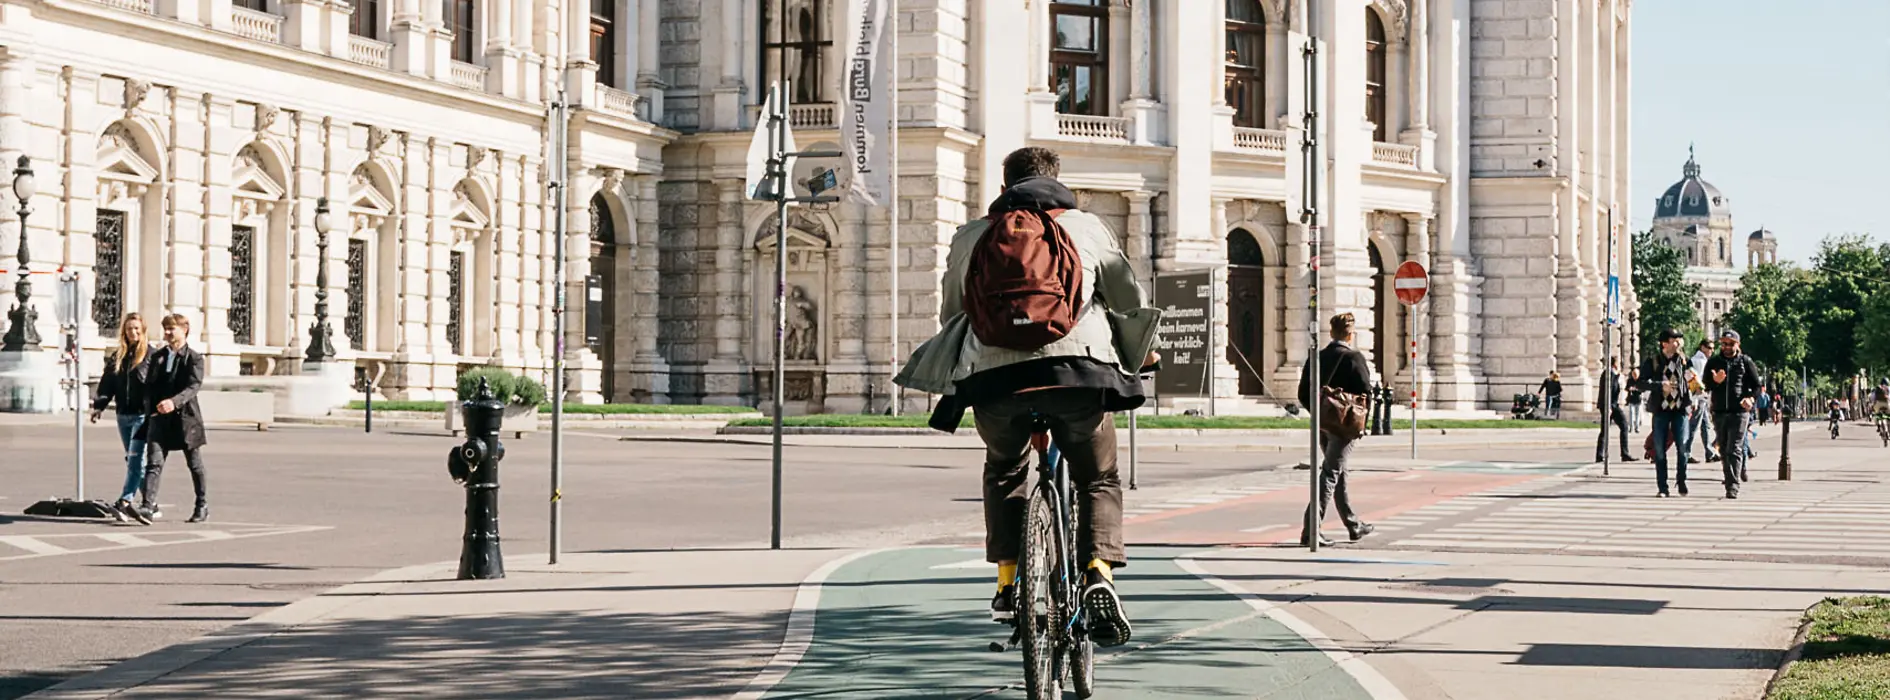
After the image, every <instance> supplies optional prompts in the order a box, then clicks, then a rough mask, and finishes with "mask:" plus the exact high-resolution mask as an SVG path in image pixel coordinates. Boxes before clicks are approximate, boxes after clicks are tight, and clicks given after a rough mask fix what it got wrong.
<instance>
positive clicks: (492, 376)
mask: <svg viewBox="0 0 1890 700" xmlns="http://www.w3.org/2000/svg"><path fill="white" fill-rule="evenodd" d="M481 379H484V380H486V384H487V385H488V386H490V387H492V395H493V396H495V397H499V398H500V399H501V400H503V401H505V423H504V427H503V429H502V432H508V433H512V434H513V437H524V434H525V433H530V432H536V431H537V430H538V406H539V405H540V404H543V403H544V402H545V385H544V384H543V383H542V382H539V381H538V380H536V379H533V378H531V377H527V376H524V375H519V374H512V373H511V372H507V371H505V370H503V369H499V368H496V367H483V368H480V369H475V370H473V371H471V372H467V373H465V374H461V375H459V380H458V382H457V391H456V395H457V397H458V400H456V401H454V402H452V403H449V404H447V406H446V430H447V431H448V432H451V433H452V434H453V435H455V436H457V435H459V431H460V415H459V404H460V403H461V402H464V401H470V400H472V397H473V395H474V394H476V393H478V392H479V380H481Z"/></svg>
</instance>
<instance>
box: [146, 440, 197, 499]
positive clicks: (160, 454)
mask: <svg viewBox="0 0 1890 700" xmlns="http://www.w3.org/2000/svg"><path fill="white" fill-rule="evenodd" d="M171 452H172V451H171V450H167V449H164V448H162V447H158V446H157V445H152V446H151V452H150V454H149V455H148V456H146V457H145V460H144V505H145V506H146V507H156V506H157V502H158V500H157V499H158V485H159V482H161V481H162V480H163V478H164V460H166V459H169V458H170V456H171ZM184 464H185V466H188V467H190V485H191V486H194V487H196V489H197V507H198V508H202V507H204V506H205V505H206V503H207V502H206V500H205V499H207V498H208V497H209V485H210V484H209V481H208V479H209V477H208V475H206V474H204V471H203V450H201V449H192V448H188V447H186V448H184Z"/></svg>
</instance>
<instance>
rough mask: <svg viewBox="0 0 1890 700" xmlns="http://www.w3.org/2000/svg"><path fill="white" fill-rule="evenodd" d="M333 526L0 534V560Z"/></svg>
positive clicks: (228, 538)
mask: <svg viewBox="0 0 1890 700" xmlns="http://www.w3.org/2000/svg"><path fill="white" fill-rule="evenodd" d="M330 529H333V528H332V527H330V526H326V525H264V524H234V525H233V526H231V527H227V528H221V529H203V530H200V529H195V528H192V529H188V530H160V529H150V528H139V529H138V532H137V534H132V533H129V532H69V533H38V534H32V535H0V562H4V561H13V560H18V559H36V558H39V557H54V556H64V555H72V554H94V553H97V552H107V551H114V550H124V549H134V548H140V547H164V546H171V545H184V544H201V543H205V542H222V541H228V540H238V539H248V538H252V537H272V536H280V535H297V534H302V533H306V532H318V531H321V530H330Z"/></svg>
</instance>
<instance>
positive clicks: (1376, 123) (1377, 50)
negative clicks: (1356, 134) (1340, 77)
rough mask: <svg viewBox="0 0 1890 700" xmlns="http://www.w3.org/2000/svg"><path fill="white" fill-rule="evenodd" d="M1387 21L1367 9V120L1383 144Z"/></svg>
mask: <svg viewBox="0 0 1890 700" xmlns="http://www.w3.org/2000/svg"><path fill="white" fill-rule="evenodd" d="M1385 60H1386V59H1385V21H1384V20H1383V19H1381V18H1379V16H1378V12H1377V11H1375V10H1373V9H1372V8H1369V7H1367V8H1365V118H1366V119H1368V120H1370V121H1371V123H1372V140H1373V141H1377V142H1380V143H1383V142H1384V141H1385V132H1386V130H1387V127H1388V126H1389V125H1388V124H1386V122H1387V121H1389V119H1388V115H1386V113H1385V75H1386V71H1385Z"/></svg>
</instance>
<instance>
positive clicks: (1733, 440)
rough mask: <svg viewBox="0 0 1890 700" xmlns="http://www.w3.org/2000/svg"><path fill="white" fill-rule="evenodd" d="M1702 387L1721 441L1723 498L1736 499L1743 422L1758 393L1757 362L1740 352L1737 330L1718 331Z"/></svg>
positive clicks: (1742, 464)
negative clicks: (1715, 344)
mask: <svg viewBox="0 0 1890 700" xmlns="http://www.w3.org/2000/svg"><path fill="white" fill-rule="evenodd" d="M1706 390H1707V393H1708V395H1709V400H1710V401H1711V404H1712V410H1713V428H1714V429H1715V430H1716V431H1717V432H1718V433H1719V439H1720V441H1721V444H1720V445H1719V457H1720V468H1721V469H1722V470H1723V471H1724V477H1725V484H1726V497H1727V498H1738V497H1739V484H1740V482H1743V481H1746V421H1748V420H1750V419H1751V415H1752V405H1753V403H1754V402H1755V401H1756V397H1757V396H1758V393H1759V365H1758V363H1756V362H1753V361H1752V358H1751V357H1750V356H1748V355H1746V354H1745V353H1743V352H1740V350H1739V331H1735V330H1732V329H1727V330H1726V331H1724V332H1721V333H1720V334H1719V354H1717V355H1714V356H1713V359H1711V360H1707V362H1706Z"/></svg>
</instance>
